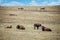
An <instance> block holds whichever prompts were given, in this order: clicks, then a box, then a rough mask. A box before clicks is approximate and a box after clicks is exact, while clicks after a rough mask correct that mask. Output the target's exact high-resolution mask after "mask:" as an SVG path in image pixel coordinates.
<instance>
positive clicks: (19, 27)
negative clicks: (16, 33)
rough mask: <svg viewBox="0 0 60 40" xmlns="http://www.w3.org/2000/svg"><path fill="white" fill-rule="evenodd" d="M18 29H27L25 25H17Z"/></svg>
mask: <svg viewBox="0 0 60 40" xmlns="http://www.w3.org/2000/svg"><path fill="white" fill-rule="evenodd" d="M16 28H17V29H21V30H25V27H24V26H23V25H17V26H16Z"/></svg>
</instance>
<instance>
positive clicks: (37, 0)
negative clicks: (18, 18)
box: [0, 0, 60, 6]
mask: <svg viewBox="0 0 60 40" xmlns="http://www.w3.org/2000/svg"><path fill="white" fill-rule="evenodd" d="M57 5H60V0H0V6H57Z"/></svg>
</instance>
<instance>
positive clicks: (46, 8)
mask: <svg viewBox="0 0 60 40" xmlns="http://www.w3.org/2000/svg"><path fill="white" fill-rule="evenodd" d="M0 10H17V11H21V10H22V11H54V12H55V11H60V6H18V7H12V6H0Z"/></svg>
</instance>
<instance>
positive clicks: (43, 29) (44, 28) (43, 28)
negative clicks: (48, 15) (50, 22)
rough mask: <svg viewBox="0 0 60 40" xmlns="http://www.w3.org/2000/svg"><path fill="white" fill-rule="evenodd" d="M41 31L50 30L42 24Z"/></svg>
mask: <svg viewBox="0 0 60 40" xmlns="http://www.w3.org/2000/svg"><path fill="white" fill-rule="evenodd" d="M42 31H52V30H51V29H50V28H46V27H44V26H42Z"/></svg>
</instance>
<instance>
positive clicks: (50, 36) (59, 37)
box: [0, 10, 60, 40]
mask: <svg viewBox="0 0 60 40" xmlns="http://www.w3.org/2000/svg"><path fill="white" fill-rule="evenodd" d="M10 14H14V15H12V16H11V15H10ZM35 23H40V24H42V25H43V26H45V27H47V28H50V29H52V32H47V31H42V29H41V28H40V29H39V30H34V24H35ZM18 24H19V25H23V26H24V27H25V28H26V29H25V30H19V29H17V28H16V26H17V25H18ZM9 25H12V28H6V27H7V26H9ZM0 40H60V12H39V11H21V10H0Z"/></svg>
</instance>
